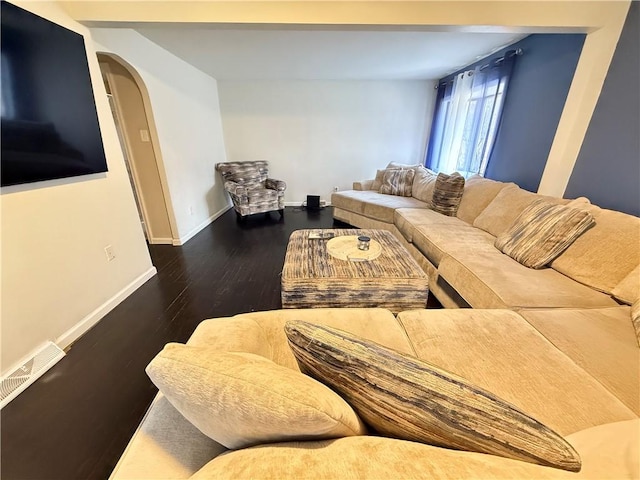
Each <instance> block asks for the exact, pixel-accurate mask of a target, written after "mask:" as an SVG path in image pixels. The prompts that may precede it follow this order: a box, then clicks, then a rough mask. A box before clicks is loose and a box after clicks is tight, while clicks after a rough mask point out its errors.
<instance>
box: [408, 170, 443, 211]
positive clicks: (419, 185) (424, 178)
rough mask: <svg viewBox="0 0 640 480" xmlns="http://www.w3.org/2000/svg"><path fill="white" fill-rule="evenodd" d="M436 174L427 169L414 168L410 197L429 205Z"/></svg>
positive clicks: (434, 186)
mask: <svg viewBox="0 0 640 480" xmlns="http://www.w3.org/2000/svg"><path fill="white" fill-rule="evenodd" d="M437 177H438V174H437V173H435V172H432V171H431V170H429V169H428V168H424V167H419V168H416V175H415V177H414V178H413V187H412V189H411V195H413V197H414V198H417V199H418V200H421V201H423V202H426V203H429V204H430V203H431V199H432V198H433V190H434V189H435V188H436V178H437Z"/></svg>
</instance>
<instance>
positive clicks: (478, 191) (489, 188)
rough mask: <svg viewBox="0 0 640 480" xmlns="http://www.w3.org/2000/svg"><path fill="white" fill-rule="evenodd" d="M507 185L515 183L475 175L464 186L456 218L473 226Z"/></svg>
mask: <svg viewBox="0 0 640 480" xmlns="http://www.w3.org/2000/svg"><path fill="white" fill-rule="evenodd" d="M414 183H415V181H414ZM507 185H513V183H503V182H497V181H495V180H490V179H488V178H484V177H481V176H480V175H473V176H472V177H471V178H468V179H467V180H466V182H465V184H464V193H463V194H462V200H460V207H459V208H458V213H457V214H456V216H457V217H458V218H459V219H460V220H464V221H465V222H467V223H469V224H473V221H474V220H475V219H476V218H477V217H478V215H480V213H482V211H483V210H484V209H485V208H487V205H489V203H491V201H492V200H493V199H494V198H496V195H498V193H500V190H502V189H503V188H504V187H506V186H507Z"/></svg>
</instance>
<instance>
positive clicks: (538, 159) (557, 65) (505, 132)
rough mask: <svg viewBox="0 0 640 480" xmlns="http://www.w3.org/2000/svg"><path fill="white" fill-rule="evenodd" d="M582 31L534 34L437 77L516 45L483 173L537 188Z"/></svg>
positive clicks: (573, 67) (578, 55) (557, 121)
mask: <svg viewBox="0 0 640 480" xmlns="http://www.w3.org/2000/svg"><path fill="white" fill-rule="evenodd" d="M584 39H585V35H583V34H534V35H529V36H528V37H526V38H523V39H522V40H520V41H519V42H517V43H514V44H512V45H509V46H508V47H506V48H504V49H502V50H500V51H498V52H496V53H494V54H493V55H491V56H490V57H487V58H484V59H482V60H480V61H479V62H476V63H473V64H471V65H468V66H467V67H465V68H463V69H461V70H459V71H457V72H455V73H452V74H451V75H448V76H447V77H445V78H443V79H441V80H440V81H441V82H442V81H448V80H451V79H453V77H454V76H455V75H457V74H458V73H461V72H463V71H466V70H470V69H473V68H475V67H476V66H478V65H483V64H485V63H488V61H489V60H491V59H493V58H495V57H499V56H502V55H504V53H505V52H506V51H507V50H513V49H517V48H521V49H522V52H523V55H521V56H519V57H517V59H516V62H515V65H514V67H513V74H512V76H511V80H510V83H509V89H508V91H507V96H506V98H505V102H504V109H503V111H502V119H501V122H500V128H499V129H498V134H497V136H496V141H495V144H494V147H493V151H492V153H491V157H490V158H489V163H488V165H487V170H486V172H485V177H487V178H492V179H494V180H500V181H503V182H515V183H517V184H518V185H519V186H521V187H522V188H524V189H526V190H529V191H533V192H535V191H537V190H538V185H539V184H540V179H541V178H542V172H543V171H544V167H545V165H546V163H547V157H548V156H549V151H550V150H551V144H552V143H553V138H554V136H555V133H556V129H557V127H558V123H559V121H560V115H561V114H562V109H563V107H564V103H565V101H566V99H567V94H568V93H569V87H570V86H571V81H572V80H573V74H574V72H575V70H576V65H577V64H578V59H579V58H580V53H581V52H582V45H583V44H584Z"/></svg>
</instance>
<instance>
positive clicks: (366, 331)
mask: <svg viewBox="0 0 640 480" xmlns="http://www.w3.org/2000/svg"><path fill="white" fill-rule="evenodd" d="M290 320H304V321H307V322H313V323H317V324H321V325H328V326H330V327H334V328H339V329H341V330H346V331H349V332H352V333H353V334H355V335H359V336H361V337H364V338H367V339H369V340H372V341H374V342H376V343H380V344H382V345H384V346H386V347H389V348H393V349H395V350H398V351H399V352H402V353H407V354H411V353H413V350H412V349H411V344H410V343H409V341H408V340H407V336H406V335H405V333H404V330H403V329H402V328H401V327H400V325H399V324H398V321H397V320H396V317H395V316H394V315H393V314H392V313H391V312H390V311H389V310H386V309H384V308H310V309H300V310H298V309H293V308H292V309H285V310H272V311H267V312H251V313H243V314H240V315H236V316H235V317H231V318H216V319H213V320H205V321H204V322H201V323H200V325H198V328H196V331H195V332H194V333H193V335H192V336H191V338H190V339H189V341H188V342H187V343H188V345H194V346H204V347H211V348H215V349H217V350H221V351H227V352H229V351H236V352H250V353H256V354H258V355H262V356H264V357H266V358H268V359H270V360H272V361H274V362H275V363H277V364H278V365H282V366H285V367H287V368H291V369H293V370H296V371H298V370H299V368H298V363H297V362H296V359H295V357H294V356H293V353H292V352H291V349H290V348H289V345H288V343H287V337H286V335H285V333H284V325H285V323H286V322H288V321H290Z"/></svg>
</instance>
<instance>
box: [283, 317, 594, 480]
mask: <svg viewBox="0 0 640 480" xmlns="http://www.w3.org/2000/svg"><path fill="white" fill-rule="evenodd" d="M285 332H286V334H287V338H288V340H289V345H290V346H291V349H292V351H293V354H294V355H295V357H296V360H297V361H298V364H299V365H300V369H301V370H302V372H303V373H306V374H308V375H310V376H312V377H314V378H316V379H318V380H320V381H322V382H323V383H326V384H327V385H328V386H329V387H331V388H332V389H333V390H335V391H336V392H338V393H340V394H341V395H342V396H343V397H344V398H345V399H346V400H347V401H348V402H349V403H350V404H351V405H352V406H353V407H354V409H355V410H356V412H358V414H359V415H360V417H361V418H362V419H363V420H364V421H365V422H366V423H368V424H369V425H371V426H372V427H373V428H374V429H375V430H377V431H378V432H379V433H381V434H383V435H387V436H392V437H397V438H401V439H404V440H411V441H418V442H423V443H429V444H433V445H438V446H443V447H449V448H455V449H459V450H468V451H473V452H480V453H488V454H493V455H498V456H502V457H507V458H512V459H517V460H522V461H525V462H529V463H535V464H539V465H546V466H550V467H555V468H560V469H564V470H569V471H572V472H577V471H579V470H580V468H581V460H580V457H579V455H578V453H577V452H576V451H575V449H574V448H573V447H572V446H571V445H570V444H569V443H568V442H567V441H566V440H564V439H563V438H562V437H561V436H560V435H558V434H557V433H555V432H554V431H552V430H551V429H549V428H548V427H546V426H545V425H543V424H541V423H540V422H538V421H537V420H535V419H533V418H532V417H530V416H528V415H527V414H525V413H523V412H522V411H520V410H518V409H517V408H516V407H515V406H513V405H511V404H510V403H508V402H506V401H504V400H502V399H500V398H498V397H496V396H495V395H493V394H492V393H489V392H488V391H486V390H484V389H482V388H480V387H477V386H475V385H472V384H471V383H470V382H468V381H467V380H465V379H463V378H461V377H458V376H457V375H454V374H452V373H449V372H447V371H445V370H442V369H439V368H437V367H435V366H433V365H431V364H429V363H427V362H424V361H422V360H420V359H418V358H415V357H410V356H408V355H403V354H401V353H399V352H396V351H395V350H391V349H388V348H385V347H383V346H382V345H378V344H376V343H373V342H369V341H367V340H364V339H362V338H359V337H356V336H353V335H351V334H348V333H346V332H343V331H340V330H337V329H333V328H329V327H325V326H321V325H315V324H311V323H307V322H301V321H295V322H287V323H286V325H285Z"/></svg>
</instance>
